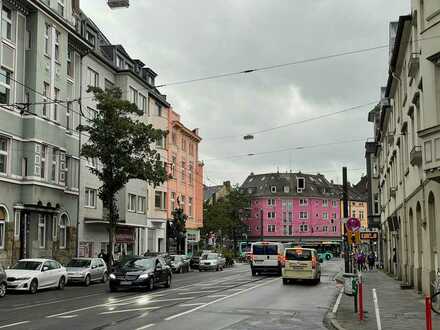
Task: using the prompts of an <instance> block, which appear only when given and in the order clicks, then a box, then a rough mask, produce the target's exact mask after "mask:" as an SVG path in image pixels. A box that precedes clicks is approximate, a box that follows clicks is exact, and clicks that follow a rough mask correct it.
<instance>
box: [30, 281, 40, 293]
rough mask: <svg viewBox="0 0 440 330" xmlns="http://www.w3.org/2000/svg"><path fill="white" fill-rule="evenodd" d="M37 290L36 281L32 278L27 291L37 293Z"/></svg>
mask: <svg viewBox="0 0 440 330" xmlns="http://www.w3.org/2000/svg"><path fill="white" fill-rule="evenodd" d="M37 291H38V281H37V280H36V279H35V278H34V279H33V280H32V281H31V284H30V285H29V292H30V293H32V294H35V293H37Z"/></svg>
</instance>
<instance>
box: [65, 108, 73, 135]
mask: <svg viewBox="0 0 440 330" xmlns="http://www.w3.org/2000/svg"><path fill="white" fill-rule="evenodd" d="M71 108H72V103H71V102H67V106H66V129H67V130H68V131H70V130H71V129H72V126H73V118H71V116H70V114H71V112H72V110H71Z"/></svg>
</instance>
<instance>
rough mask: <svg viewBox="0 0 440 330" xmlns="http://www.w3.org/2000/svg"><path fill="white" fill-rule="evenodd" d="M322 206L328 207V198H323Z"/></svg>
mask: <svg viewBox="0 0 440 330" xmlns="http://www.w3.org/2000/svg"><path fill="white" fill-rule="evenodd" d="M322 207H328V199H323V200H322Z"/></svg>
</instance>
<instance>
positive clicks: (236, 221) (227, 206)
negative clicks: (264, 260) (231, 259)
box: [202, 186, 250, 252]
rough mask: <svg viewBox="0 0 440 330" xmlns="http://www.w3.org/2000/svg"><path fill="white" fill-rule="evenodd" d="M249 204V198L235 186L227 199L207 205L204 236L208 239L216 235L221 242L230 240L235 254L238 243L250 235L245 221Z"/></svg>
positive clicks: (204, 217) (205, 208) (204, 216)
mask: <svg viewBox="0 0 440 330" xmlns="http://www.w3.org/2000/svg"><path fill="white" fill-rule="evenodd" d="M249 203H250V199H249V196H248V195H247V194H246V193H244V192H242V191H241V189H240V188H239V187H238V186H235V187H233V188H232V189H231V191H230V192H229V194H228V195H226V197H224V198H221V199H219V200H217V201H215V202H214V203H212V204H205V207H204V215H203V219H204V224H203V229H202V234H203V235H204V236H205V237H206V238H207V237H208V235H210V234H212V233H214V234H215V235H216V237H219V238H220V241H224V240H229V241H230V242H232V246H231V247H232V249H233V250H234V252H235V251H236V250H237V242H238V241H239V240H241V239H242V237H243V236H244V235H245V234H246V235H247V234H248V228H247V226H246V225H245V223H244V220H245V219H246V218H247V217H248V211H249ZM220 244H221V243H220Z"/></svg>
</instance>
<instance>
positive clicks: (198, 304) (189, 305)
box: [179, 303, 205, 307]
mask: <svg viewBox="0 0 440 330" xmlns="http://www.w3.org/2000/svg"><path fill="white" fill-rule="evenodd" d="M204 304H205V303H192V304H180V305H179V307H194V306H200V305H204Z"/></svg>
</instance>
